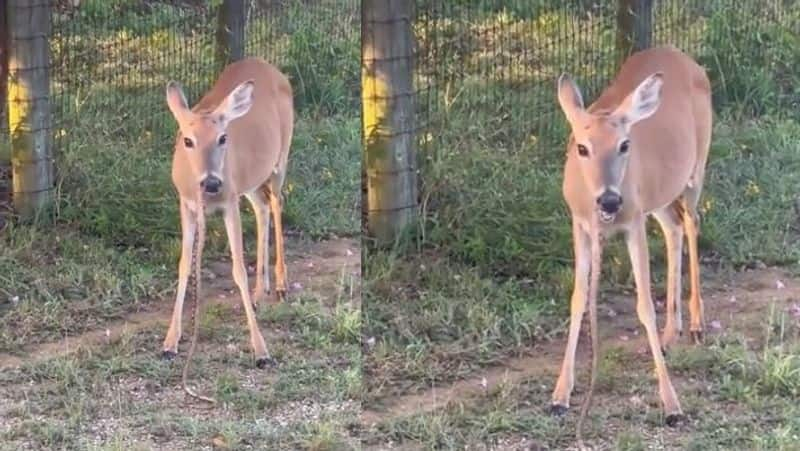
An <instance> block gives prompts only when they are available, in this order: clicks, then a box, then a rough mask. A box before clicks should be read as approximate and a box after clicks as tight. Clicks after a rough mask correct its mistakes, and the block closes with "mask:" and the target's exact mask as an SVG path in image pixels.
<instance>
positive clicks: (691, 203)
mask: <svg viewBox="0 0 800 451" xmlns="http://www.w3.org/2000/svg"><path fill="white" fill-rule="evenodd" d="M699 200H700V186H694V187H689V188H687V189H686V190H685V191H684V194H683V199H682V201H681V206H682V207H683V208H682V213H683V227H684V231H685V232H686V239H687V241H688V243H689V282H690V291H691V292H690V295H689V333H690V334H691V337H692V340H693V341H694V342H695V343H696V344H699V343H701V342H702V341H703V331H704V328H705V319H704V318H703V298H702V297H701V296H700V254H699V250H698V248H697V237H698V236H699V235H700V218H699V216H698V214H697V204H698V202H699Z"/></svg>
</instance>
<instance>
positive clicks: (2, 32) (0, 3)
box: [0, 0, 9, 159]
mask: <svg viewBox="0 0 800 451" xmlns="http://www.w3.org/2000/svg"><path fill="white" fill-rule="evenodd" d="M7 12H8V2H7V1H6V0H0V118H5V117H6V115H5V111H6V103H7V101H6V93H7V92H8V91H7V85H8V46H9V42H8V20H7V19H8V17H7ZM3 157H7V156H6V155H3V154H2V152H0V159H3Z"/></svg>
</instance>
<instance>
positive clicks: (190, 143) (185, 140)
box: [183, 138, 194, 149]
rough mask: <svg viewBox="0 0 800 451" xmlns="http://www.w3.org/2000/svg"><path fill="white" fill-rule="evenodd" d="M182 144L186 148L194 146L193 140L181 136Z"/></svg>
mask: <svg viewBox="0 0 800 451" xmlns="http://www.w3.org/2000/svg"><path fill="white" fill-rule="evenodd" d="M183 145H184V146H186V147H187V148H188V149H191V148H192V147H194V142H193V141H192V140H191V139H190V138H183Z"/></svg>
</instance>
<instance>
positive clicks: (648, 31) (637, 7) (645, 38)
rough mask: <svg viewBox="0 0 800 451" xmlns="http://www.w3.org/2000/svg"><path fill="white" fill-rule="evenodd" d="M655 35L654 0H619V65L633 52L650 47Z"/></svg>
mask: <svg viewBox="0 0 800 451" xmlns="http://www.w3.org/2000/svg"><path fill="white" fill-rule="evenodd" d="M652 36H653V0H619V2H618V9H617V55H618V58H619V59H618V63H619V64H618V66H619V65H621V64H622V62H623V61H625V59H626V58H627V57H628V56H630V55H631V54H633V53H635V52H638V51H640V50H644V49H646V48H649V47H650V45H651V42H652Z"/></svg>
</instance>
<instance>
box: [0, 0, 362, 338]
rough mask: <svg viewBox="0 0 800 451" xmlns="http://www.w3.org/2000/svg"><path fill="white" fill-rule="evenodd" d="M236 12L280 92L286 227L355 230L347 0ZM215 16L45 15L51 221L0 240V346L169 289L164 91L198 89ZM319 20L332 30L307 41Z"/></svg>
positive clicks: (145, 9)
mask: <svg viewBox="0 0 800 451" xmlns="http://www.w3.org/2000/svg"><path fill="white" fill-rule="evenodd" d="M217 4H218V3H217ZM251 15H252V19H251V22H250V23H249V25H248V41H247V43H246V48H247V54H248V55H253V56H261V57H264V58H266V59H268V60H269V61H272V62H274V63H275V64H276V65H278V66H279V67H280V68H281V69H282V70H283V71H284V72H285V73H287V74H288V75H289V76H290V78H291V81H292V85H293V87H294V91H295V104H296V110H297V112H298V114H297V119H296V125H295V136H294V140H293V143H292V148H291V150H290V158H289V169H288V176H287V180H286V185H285V192H284V198H285V202H286V204H285V208H284V217H285V224H286V227H287V228H288V229H290V230H297V231H301V232H303V234H305V235H306V236H310V237H312V238H318V237H324V236H327V235H329V234H331V233H336V234H354V233H358V231H359V226H360V224H359V215H358V211H359V208H360V195H359V190H358V181H359V178H358V168H359V166H358V162H359V161H360V158H359V142H360V139H359V135H358V130H359V125H358V121H359V114H360V109H359V108H358V96H357V91H356V89H357V85H358V66H357V64H358V61H357V59H356V56H357V52H358V48H359V39H358V38H359V26H358V20H359V17H360V16H359V15H358V2H355V1H349V0H324V1H319V2H313V4H309V5H306V6H305V8H303V7H301V6H299V5H296V6H294V7H280V8H273V9H270V10H269V11H266V12H264V11H262V12H259V10H258V9H251ZM215 18H216V13H215V10H213V9H208V5H206V4H205V3H202V2H201V3H198V4H192V3H190V2H161V1H153V2H134V1H129V0H113V1H109V2H106V1H102V2H101V1H88V2H81V6H80V7H79V8H78V9H69V8H66V9H64V8H61V9H58V10H57V11H56V12H54V19H53V29H54V35H53V38H52V40H51V52H52V54H53V57H52V65H53V67H52V68H51V80H52V88H51V91H52V98H53V107H54V131H53V137H54V144H55V148H56V151H57V170H58V185H57V203H56V211H55V223H54V224H41V225H36V226H32V227H28V226H25V227H23V226H19V227H10V228H9V229H7V230H6V231H5V232H4V233H3V234H2V236H0V330H3V335H2V336H1V337H2V339H0V349H7V348H12V347H14V346H15V345H16V344H19V343H24V342H27V343H30V342H31V341H35V340H41V339H46V338H47V337H46V336H47V335H60V334H64V333H72V332H78V331H81V330H84V329H86V328H89V327H92V325H93V324H96V323H97V322H99V321H100V320H102V319H103V318H106V317H109V316H115V315H119V314H122V313H124V311H126V310H130V309H137V308H140V307H141V304H143V303H146V302H151V301H152V300H154V299H156V298H160V297H161V296H162V295H164V294H165V293H167V292H169V287H170V281H171V280H173V279H174V276H175V271H176V267H177V258H178V252H179V240H180V236H179V231H180V228H179V224H178V212H177V206H178V199H177V196H176V193H175V192H174V188H173V187H172V182H171V178H170V166H171V161H172V142H173V139H174V133H175V130H176V124H175V123H174V120H173V118H172V116H171V115H170V114H169V111H168V110H167V108H166V104H165V101H164V86H165V85H166V83H167V81H168V80H178V81H180V82H181V83H182V84H184V86H185V88H186V91H187V96H188V97H189V102H190V103H193V102H196V101H197V100H199V97H200V96H201V95H202V93H203V92H204V91H206V90H207V89H208V88H210V86H211V83H213V81H214V80H215V79H216V76H217V74H218V71H219V68H218V66H217V63H216V61H215V59H214V56H213V55H214V20H215ZM333 23H336V24H337V26H338V27H339V28H338V31H337V32H336V33H334V34H330V35H326V36H325V38H324V39H322V37H323V36H322V34H321V33H322V29H323V28H326V27H327V26H328V25H330V24H333ZM244 205H247V204H246V203H245V204H244ZM248 210H249V207H244V208H243V218H244V219H245V233H246V235H247V236H246V239H248V241H246V243H247V242H251V241H249V239H250V238H252V236H253V234H254V231H253V229H254V221H253V219H252V215H251V214H250V213H249V211H248ZM209 241H210V245H209V247H208V249H209V256H211V257H212V258H213V256H215V255H219V254H220V253H227V240H226V238H225V233H224V230H223V229H222V227H221V221H219V219H218V218H215V219H214V220H213V221H212V223H211V225H210V228H209ZM248 247H250V246H248ZM23 327H25V328H27V330H28V331H29V333H30V334H31V335H35V334H40V336H39V337H38V338H32V337H29V336H23V335H21V334H20V333H19V330H20V329H21V328H23Z"/></svg>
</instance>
